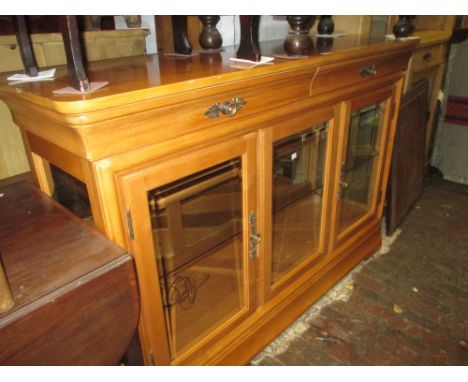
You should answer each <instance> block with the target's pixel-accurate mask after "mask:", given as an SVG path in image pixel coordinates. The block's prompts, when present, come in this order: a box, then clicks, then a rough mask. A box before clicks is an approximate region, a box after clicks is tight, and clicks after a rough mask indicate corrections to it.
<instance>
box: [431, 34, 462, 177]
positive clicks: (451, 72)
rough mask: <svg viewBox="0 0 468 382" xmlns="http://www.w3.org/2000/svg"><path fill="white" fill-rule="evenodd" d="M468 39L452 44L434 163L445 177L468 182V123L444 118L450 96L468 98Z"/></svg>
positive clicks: (435, 144)
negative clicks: (463, 123) (451, 121)
mask: <svg viewBox="0 0 468 382" xmlns="http://www.w3.org/2000/svg"><path fill="white" fill-rule="evenodd" d="M467 68H468V40H465V41H464V42H462V43H459V44H453V45H451V47H450V55H449V61H448V68H447V74H446V77H445V86H444V94H445V97H444V100H443V102H442V107H441V113H440V118H439V122H438V126H437V131H436V137H435V142H434V152H433V155H432V161H431V164H432V166H434V167H437V168H438V169H439V170H440V171H441V172H442V174H443V177H444V179H446V180H450V181H452V182H457V183H461V184H466V185H468V154H467V153H468V126H466V125H462V124H454V123H448V122H446V121H445V120H444V117H445V112H446V109H447V104H448V102H447V100H448V96H458V97H464V98H465V99H466V101H467V102H468V76H467V73H466V71H467Z"/></svg>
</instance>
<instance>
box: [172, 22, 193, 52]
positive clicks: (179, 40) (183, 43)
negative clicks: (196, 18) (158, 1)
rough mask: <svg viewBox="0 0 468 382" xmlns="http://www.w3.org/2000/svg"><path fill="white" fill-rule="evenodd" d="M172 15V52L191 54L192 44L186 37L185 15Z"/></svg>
mask: <svg viewBox="0 0 468 382" xmlns="http://www.w3.org/2000/svg"><path fill="white" fill-rule="evenodd" d="M171 17H172V38H173V41H174V53H177V54H191V53H192V46H191V45H190V41H189V39H188V32H187V16H171Z"/></svg>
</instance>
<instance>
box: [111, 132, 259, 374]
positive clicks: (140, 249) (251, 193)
mask: <svg viewBox="0 0 468 382" xmlns="http://www.w3.org/2000/svg"><path fill="white" fill-rule="evenodd" d="M235 157H240V158H241V160H242V205H243V210H242V214H243V248H244V251H243V259H244V267H243V268H244V269H243V277H244V290H243V293H244V303H245V305H244V307H243V308H242V309H241V310H240V311H239V312H237V313H236V314H235V315H234V316H232V317H230V318H229V319H228V321H226V322H224V323H223V324H221V325H220V326H218V327H217V328H216V329H215V330H213V332H212V333H210V334H209V335H207V336H205V337H204V338H201V339H200V340H199V341H197V342H196V344H193V345H191V346H190V348H188V349H187V350H186V351H184V353H183V354H181V355H180V356H178V357H177V358H176V359H174V360H171V354H170V346H169V340H168V336H167V331H166V326H165V319H164V311H163V306H162V298H161V290H160V285H159V282H158V280H159V275H158V272H157V267H158V265H157V262H156V251H155V248H154V243H153V237H152V233H151V232H152V227H151V220H150V212H149V208H148V201H147V192H148V191H149V190H151V189H154V188H156V187H158V186H162V185H164V184H167V183H170V182H171V181H174V180H177V179H180V178H183V177H185V176H188V175H190V174H193V173H196V172H198V171H202V170H204V169H206V168H209V167H212V166H214V165H216V164H219V163H221V162H224V161H227V160H229V159H232V158H235ZM255 171H256V134H255V133H251V134H247V135H245V136H242V137H238V138H233V139H230V140H228V141H226V142H222V143H219V144H216V145H210V146H206V147H204V148H203V149H199V150H195V151H191V152H187V153H183V154H179V155H178V156H177V157H173V158H171V159H166V160H160V161H156V162H153V163H150V164H148V165H146V166H144V167H139V168H138V169H135V170H134V171H133V172H132V170H127V171H125V173H123V174H120V176H117V178H118V182H119V184H120V190H121V192H120V195H119V199H120V204H121V215H122V221H123V224H124V225H126V226H127V228H128V230H129V232H132V234H128V235H127V248H129V249H130V252H131V254H132V255H133V257H134V259H135V264H136V271H137V275H138V281H139V287H140V294H141V301H142V303H141V312H140V339H141V345H142V349H143V358H144V361H145V364H149V365H151V364H157V365H170V364H184V363H187V362H189V361H190V359H192V358H194V357H195V356H196V355H197V353H200V352H202V351H203V350H206V349H208V348H209V347H210V346H211V345H212V343H214V342H217V341H220V340H225V341H229V332H230V329H231V328H233V327H235V326H236V325H238V324H239V322H241V321H242V320H244V319H245V318H246V317H248V316H250V315H251V314H252V313H253V311H254V309H255V308H256V299H255V297H256V296H255V288H256V286H255V281H256V261H255V260H254V259H250V258H249V254H248V253H249V251H248V249H249V248H248V246H249V240H248V232H249V227H248V214H249V213H250V211H254V210H255V207H256V182H255V177H256V174H255ZM128 214H131V222H129V220H128V217H127V215H128ZM129 225H131V226H129ZM131 235H133V239H132V238H131V237H130V236H131Z"/></svg>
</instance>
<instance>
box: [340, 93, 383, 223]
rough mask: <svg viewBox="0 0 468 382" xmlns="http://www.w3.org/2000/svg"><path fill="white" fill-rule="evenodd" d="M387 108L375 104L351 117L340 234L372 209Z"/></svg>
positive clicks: (343, 174)
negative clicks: (381, 135)
mask: <svg viewBox="0 0 468 382" xmlns="http://www.w3.org/2000/svg"><path fill="white" fill-rule="evenodd" d="M384 105H385V104H384V102H382V103H380V104H374V105H371V106H368V107H365V108H363V109H360V110H357V111H355V112H353V113H352V114H351V122H350V129H349V135H348V145H347V150H348V151H347V153H346V162H345V163H344V165H343V166H342V168H341V182H340V201H341V209H340V217H339V231H342V230H343V229H345V228H346V227H349V226H350V225H351V224H352V223H354V222H355V221H357V220H358V219H359V218H360V217H362V216H364V215H365V214H366V213H367V212H368V211H369V210H370V208H371V205H372V202H373V200H372V197H373V196H372V195H373V191H374V185H375V180H376V179H375V177H376V174H377V164H378V158H379V150H378V147H379V140H380V134H381V130H382V126H383V115H384Z"/></svg>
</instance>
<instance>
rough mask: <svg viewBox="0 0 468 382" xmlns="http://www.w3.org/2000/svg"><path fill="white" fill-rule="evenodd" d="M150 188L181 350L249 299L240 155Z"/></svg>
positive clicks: (171, 330) (164, 283)
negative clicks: (246, 281) (246, 291)
mask: <svg viewBox="0 0 468 382" xmlns="http://www.w3.org/2000/svg"><path fill="white" fill-rule="evenodd" d="M147 195H148V204H149V209H150V215H151V226H152V232H153V241H154V246H155V253H156V254H157V263H158V276H159V283H160V286H161V294H162V301H163V310H164V316H165V322H166V330H167V333H168V338H169V346H170V350H171V356H172V358H175V357H177V356H178V355H179V354H180V353H181V352H183V349H185V348H187V347H188V346H189V345H191V344H193V343H194V342H195V341H196V340H197V339H200V338H201V337H203V336H205V335H206V334H208V333H210V332H211V331H213V330H214V329H215V328H216V327H218V326H220V324H221V323H223V322H225V321H226V320H227V319H229V318H230V317H232V316H234V315H235V314H236V313H237V312H239V311H240V310H241V309H242V308H243V307H244V305H245V302H244V300H245V298H244V292H245V291H244V284H245V280H244V264H243V261H244V260H243V258H244V256H243V252H244V250H243V226H242V161H241V158H240V157H239V158H236V159H234V160H230V161H227V162H224V163H221V164H219V165H216V166H213V167H211V168H208V169H206V170H204V171H200V172H198V173H195V174H193V175H190V176H187V177H184V178H182V179H179V180H177V181H174V182H172V183H169V184H166V185H164V186H161V187H157V188H155V189H152V190H150V191H149V192H148V193H147Z"/></svg>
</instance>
